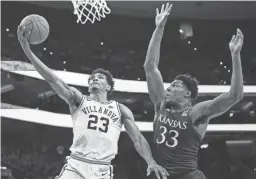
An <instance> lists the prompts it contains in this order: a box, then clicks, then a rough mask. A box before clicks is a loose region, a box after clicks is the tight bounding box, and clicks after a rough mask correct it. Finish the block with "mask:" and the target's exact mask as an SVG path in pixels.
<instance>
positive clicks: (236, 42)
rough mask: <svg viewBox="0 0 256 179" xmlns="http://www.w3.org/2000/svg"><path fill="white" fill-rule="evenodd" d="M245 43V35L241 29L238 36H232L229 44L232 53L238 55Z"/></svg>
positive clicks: (237, 33) (238, 30) (237, 32)
mask: <svg viewBox="0 0 256 179" xmlns="http://www.w3.org/2000/svg"><path fill="white" fill-rule="evenodd" d="M243 43H244V35H243V33H242V31H241V30H240V29H237V31H236V35H233V36H232V39H231V41H230V42H229V49H230V51H231V53H238V52H240V51H241V49H242V47H243Z"/></svg>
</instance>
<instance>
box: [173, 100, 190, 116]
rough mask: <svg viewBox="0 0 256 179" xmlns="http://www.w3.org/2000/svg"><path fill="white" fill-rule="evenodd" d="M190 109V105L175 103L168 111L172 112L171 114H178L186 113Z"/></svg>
mask: <svg viewBox="0 0 256 179" xmlns="http://www.w3.org/2000/svg"><path fill="white" fill-rule="evenodd" d="M190 107H191V104H190V103H187V102H183V103H176V104H172V105H171V106H170V110H171V111H172V113H178V112H183V111H186V110H187V109H189V108H190Z"/></svg>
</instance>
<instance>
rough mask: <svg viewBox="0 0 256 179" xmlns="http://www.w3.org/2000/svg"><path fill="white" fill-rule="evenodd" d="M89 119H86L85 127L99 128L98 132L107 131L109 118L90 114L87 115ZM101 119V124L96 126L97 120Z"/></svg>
mask: <svg viewBox="0 0 256 179" xmlns="http://www.w3.org/2000/svg"><path fill="white" fill-rule="evenodd" d="M89 118H90V120H89V121H88V125H87V129H92V130H99V131H100V132H104V133H107V132H108V125H109V119H108V118H104V117H100V118H99V117H98V116H96V115H93V114H91V115H90V116H89ZM99 121H101V123H102V124H101V126H99V127H98V126H97V125H98V122H99Z"/></svg>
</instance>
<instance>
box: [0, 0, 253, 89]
mask: <svg viewBox="0 0 256 179" xmlns="http://www.w3.org/2000/svg"><path fill="white" fill-rule="evenodd" d="M16 7H20V8H15V12H16V13H15V14H14V13H13V8H14V5H12V2H9V3H5V4H4V8H2V9H3V11H4V12H3V13H4V14H5V16H3V20H2V26H1V28H2V58H4V59H5V60H11V61H26V62H28V60H27V58H26V57H25V56H24V53H23V52H22V50H21V47H20V45H19V43H18V40H17V35H16V29H17V26H18V25H19V23H20V21H21V20H22V19H23V17H25V16H27V15H29V14H32V13H35V12H37V14H40V15H42V16H44V17H45V18H46V19H47V20H48V22H49V24H50V35H49V37H48V39H47V40H46V41H45V42H44V43H42V44H39V45H36V46H33V47H32V49H33V51H34V52H35V54H36V55H37V56H38V57H39V58H40V59H41V60H42V61H43V62H44V63H46V64H47V65H48V66H49V67H50V68H53V69H58V70H66V71H72V72H79V73H91V71H92V70H93V69H95V68H97V67H102V68H106V69H109V70H110V71H111V72H112V73H113V75H114V77H116V78H121V79H130V80H145V74H144V71H143V63H144V60H145V56H146V51H147V47H148V43H149V41H150V38H151V35H152V33H153V30H154V28H155V26H154V19H153V18H140V17H126V16H117V15H113V14H112V15H109V16H108V18H106V19H104V20H102V21H101V22H97V23H95V24H93V25H91V24H85V25H81V24H77V23H76V21H75V19H76V17H75V16H74V15H73V14H72V13H71V12H70V11H68V10H62V9H54V8H46V7H40V6H35V5H31V4H26V3H20V4H17V2H16ZM59 17H61V18H62V19H65V21H60V19H59ZM181 22H182V20H177V19H170V20H169V21H168V24H167V26H166V28H165V34H164V38H163V43H162V46H161V56H160V58H161V60H160V70H161V72H162V74H163V78H164V81H170V80H172V79H173V78H174V77H175V76H176V75H177V74H180V73H190V74H192V75H193V76H196V77H197V78H198V80H199V81H200V83H201V84H212V85H217V84H229V83H230V78H231V72H229V71H228V70H231V69H232V61H231V56H230V52H229V49H228V43H229V41H230V38H231V36H232V35H233V34H234V33H236V28H238V27H239V28H241V29H242V31H243V33H244V36H245V44H244V48H243V51H242V61H243V68H244V71H243V72H244V81H245V84H248V85H250V84H255V80H254V78H253V76H254V77H255V76H256V71H255V70H253V68H254V67H255V63H256V54H255V50H254V41H253V39H255V38H254V32H255V30H256V25H255V24H256V23H255V20H253V19H252V20H251V19H250V20H243V21H221V20H208V21H206V20H191V21H190V24H192V27H193V31H194V32H193V34H194V36H193V37H191V38H189V39H181V37H180V36H181V35H180V33H179V28H180V23H181ZM188 42H189V43H188ZM195 48H196V50H195Z"/></svg>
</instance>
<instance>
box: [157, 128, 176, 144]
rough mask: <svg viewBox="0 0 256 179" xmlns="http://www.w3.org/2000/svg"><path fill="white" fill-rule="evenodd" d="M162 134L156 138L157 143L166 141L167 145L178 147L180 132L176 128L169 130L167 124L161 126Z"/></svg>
mask: <svg viewBox="0 0 256 179" xmlns="http://www.w3.org/2000/svg"><path fill="white" fill-rule="evenodd" d="M160 131H161V133H160V135H158V136H157V138H156V143H158V144H162V143H164V144H165V145H166V146H167V147H171V148H172V147H176V146H177V145H178V136H179V132H178V131H176V130H169V131H168V130H167V129H166V127H165V126H160Z"/></svg>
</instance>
